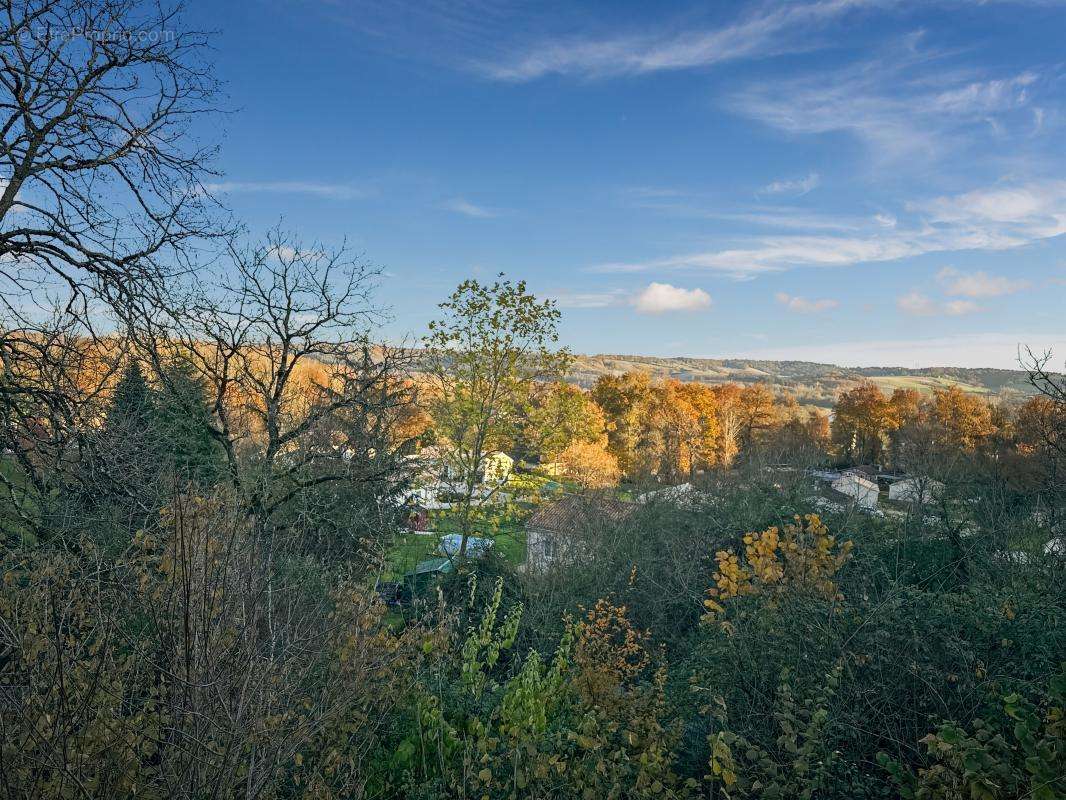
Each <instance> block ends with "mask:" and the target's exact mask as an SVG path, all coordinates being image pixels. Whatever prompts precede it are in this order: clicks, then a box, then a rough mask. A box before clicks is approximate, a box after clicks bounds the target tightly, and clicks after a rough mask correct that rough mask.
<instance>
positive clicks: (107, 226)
mask: <svg viewBox="0 0 1066 800" xmlns="http://www.w3.org/2000/svg"><path fill="white" fill-rule="evenodd" d="M179 10H180V9H179V8H170V9H168V8H163V7H162V6H160V5H158V4H156V3H152V2H138V1H137V0H61V1H58V2H57V0H20V1H17V2H6V3H4V8H3V9H2V11H0V171H2V173H3V175H4V182H3V186H2V189H3V192H2V194H0V275H2V276H3V278H4V280H5V281H8V282H10V284H11V285H13V286H17V287H23V288H33V287H34V286H40V285H42V284H47V283H48V282H51V284H53V285H57V286H65V287H66V288H67V289H68V290H69V291H70V292H71V293H72V295H71V297H70V299H71V300H72V301H74V300H76V299H77V298H78V297H79V296H80V295H81V294H82V293H83V292H85V291H86V289H89V288H92V287H94V286H98V285H99V283H100V282H103V283H104V284H106V285H107V287H108V288H109V289H111V290H113V291H115V292H119V293H121V292H125V291H128V290H129V289H130V288H131V287H132V286H136V287H140V283H141V282H143V281H156V280H158V279H160V278H161V277H163V276H164V275H165V273H166V272H167V271H168V270H170V269H172V268H173V267H174V266H175V259H176V260H177V265H180V264H181V263H182V262H183V261H184V260H185V259H184V258H183V256H184V254H185V250H184V249H183V245H185V244H186V243H189V242H190V241H191V240H195V239H198V238H200V237H203V236H205V235H213V234H214V233H216V229H215V224H214V219H213V216H212V214H210V213H209V212H210V205H211V201H210V198H209V196H208V195H207V194H206V192H205V190H204V184H203V181H204V180H205V178H206V177H207V176H208V175H210V174H211V173H210V170H209V168H208V164H209V162H210V159H211V157H212V155H213V153H214V148H213V147H202V146H198V145H196V144H195V139H194V137H193V136H192V135H191V132H190V130H189V127H190V123H191V122H192V120H193V119H195V118H196V117H198V116H200V115H203V114H207V113H209V112H210V111H211V110H212V106H211V102H212V99H213V97H214V95H215V92H216V89H217V86H216V82H215V80H214V78H213V77H212V76H211V72H210V70H209V69H208V67H207V65H206V64H205V63H203V62H202V60H201V56H202V54H203V52H204V50H205V48H206V45H207V37H206V35H205V34H204V33H201V32H197V31H185V30H181V29H180V28H179V24H180V18H179ZM7 303H8V307H9V308H8V310H9V311H10V312H12V313H18V312H19V309H17V308H14V307H13V305H12V304H11V303H10V301H7Z"/></svg>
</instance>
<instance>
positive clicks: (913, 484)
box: [888, 478, 944, 503]
mask: <svg viewBox="0 0 1066 800" xmlns="http://www.w3.org/2000/svg"><path fill="white" fill-rule="evenodd" d="M943 491H944V484H942V483H941V482H940V481H937V480H933V479H932V478H901V479H900V480H898V481H895V482H893V483H891V484H890V485H889V487H888V499H889V500H898V501H899V502H901V503H930V502H932V501H933V500H935V499H936V498H937V497H939V496H940V494H941V493H942V492H943Z"/></svg>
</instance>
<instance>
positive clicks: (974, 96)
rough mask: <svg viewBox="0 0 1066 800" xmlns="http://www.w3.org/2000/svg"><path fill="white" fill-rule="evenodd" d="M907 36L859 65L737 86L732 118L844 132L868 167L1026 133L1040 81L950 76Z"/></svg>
mask: <svg viewBox="0 0 1066 800" xmlns="http://www.w3.org/2000/svg"><path fill="white" fill-rule="evenodd" d="M917 43H918V40H917V38H915V37H912V38H910V39H907V40H905V41H904V42H903V43H902V46H897V47H896V48H894V49H892V50H890V51H889V52H887V53H883V54H879V55H877V56H875V57H873V58H871V59H869V60H867V61H864V62H861V63H858V64H855V65H852V66H850V67H845V68H839V69H836V70H834V71H833V72H831V73H829V72H819V73H815V74H811V75H804V76H801V77H797V78H793V79H785V80H779V79H775V80H773V81H766V82H762V83H755V84H749V85H746V86H743V87H741V88H740V89H738V90H737V91H736V92H734V93H733V95H732V96H731V97H730V98H729V99H728V100H727V103H726V104H727V106H728V107H729V108H730V109H731V110H733V111H734V112H736V113H738V114H740V115H742V116H745V117H748V118H750V119H754V120H756V121H759V122H762V123H763V124H765V125H768V126H770V127H772V128H776V129H778V130H781V131H784V132H785V133H789V134H795V135H815V134H827V133H847V134H851V135H852V136H854V137H856V138H857V139H859V140H860V141H861V142H863V143H864V144H866V145H867V148H868V150H869V152H870V154H871V155H872V156H873V158H874V160H875V162H876V163H881V164H884V163H898V162H900V161H901V160H903V159H909V160H913V159H915V158H918V159H921V160H923V161H925V160H929V159H931V158H935V157H937V156H939V155H942V154H944V153H946V152H954V151H958V149H959V148H960V147H961V146H962V143H963V141H964V140H965V139H966V138H967V137H970V136H972V135H976V134H977V133H979V132H982V131H984V132H986V133H988V132H992V133H997V132H998V134H999V135H1002V134H1003V132H1004V130H1005V126H1007V125H1016V126H1018V127H1024V128H1025V132H1026V135H1030V134H1031V133H1032V130H1033V123H1032V109H1031V104H1032V100H1033V90H1034V89H1035V88H1036V85H1037V84H1038V83H1039V82H1040V80H1041V76H1040V75H1038V74H1037V73H1035V72H1031V71H1024V72H1020V73H1017V74H1013V75H1008V76H1005V77H1004V76H994V77H992V76H985V75H981V74H976V73H974V72H973V71H970V70H958V69H953V68H951V67H950V66H949V65H948V64H946V63H944V60H943V57H942V56H941V55H940V54H938V53H935V52H925V51H921V50H919V49H918V47H917Z"/></svg>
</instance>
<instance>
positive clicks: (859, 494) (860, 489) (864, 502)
mask: <svg viewBox="0 0 1066 800" xmlns="http://www.w3.org/2000/svg"><path fill="white" fill-rule="evenodd" d="M830 486H832V487H833V490H834V491H837V492H840V493H841V494H843V495H847V496H848V497H850V498H852V499H853V500H854V501H855V503H856V505H858V506H859V507H860V508H877V491H878V490H877V484H876V483H874V482H873V481H872V480H870V479H869V478H864V477H862V476H861V475H856V474H855V473H849V474H847V475H841V476H840V477H839V478H837V479H836V480H835V481H833V482H832V483H831V484H830Z"/></svg>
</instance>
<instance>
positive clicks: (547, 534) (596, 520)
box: [526, 495, 638, 572]
mask: <svg viewBox="0 0 1066 800" xmlns="http://www.w3.org/2000/svg"><path fill="white" fill-rule="evenodd" d="M637 508H638V506H636V505H635V504H633V503H626V502H623V501H621V500H616V499H614V498H609V497H592V496H585V495H566V496H565V497H562V498H561V499H559V500H556V501H555V502H551V503H544V504H543V505H541V507H540V508H539V509H537V511H536V513H534V514H533V516H531V517H530V518H529V520H528V521H527V522H526V568H527V569H528V570H529V571H531V572H537V571H541V570H544V569H547V568H548V567H550V566H552V565H553V564H557V563H559V562H560V561H563V560H565V559H568V558H574V557H575V556H577V555H580V554H581V552H582V551H583V549H584V545H583V542H584V540H585V538H586V536H587V535H588V534H589V533H590V532H592V531H594V530H597V529H602V528H603V527H604V525H617V524H619V523H621V522H624V521H625V520H626V519H628V518H629V516H630V515H631V514H633V512H634V511H636V510H637Z"/></svg>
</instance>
